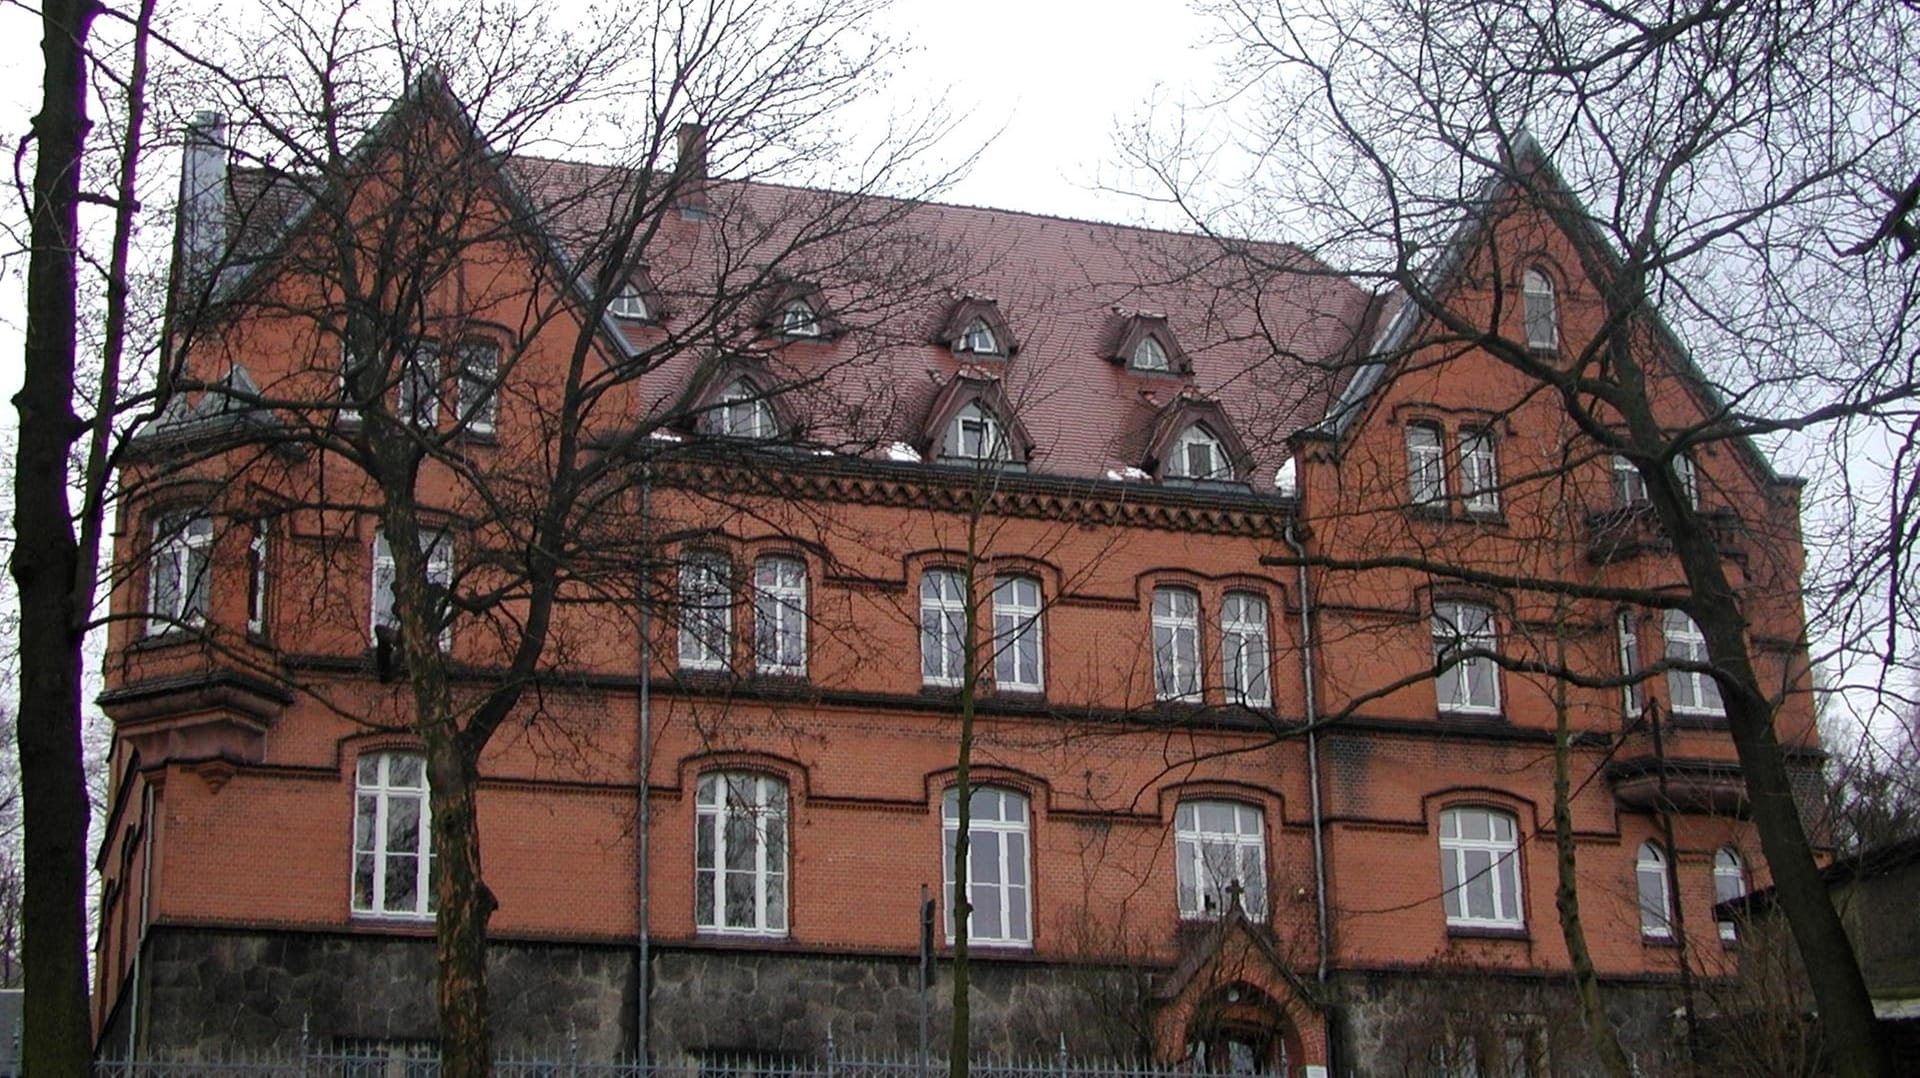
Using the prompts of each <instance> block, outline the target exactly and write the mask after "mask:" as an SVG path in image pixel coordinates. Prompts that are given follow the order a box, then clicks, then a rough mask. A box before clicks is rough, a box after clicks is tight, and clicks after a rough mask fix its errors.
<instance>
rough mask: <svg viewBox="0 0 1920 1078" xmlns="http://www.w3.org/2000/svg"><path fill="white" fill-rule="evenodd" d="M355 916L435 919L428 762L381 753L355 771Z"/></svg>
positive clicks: (403, 754)
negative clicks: (431, 917) (428, 797)
mask: <svg viewBox="0 0 1920 1078" xmlns="http://www.w3.org/2000/svg"><path fill="white" fill-rule="evenodd" d="M353 785H354V794H353V912H354V913H358V914H368V915H371V916H376V917H430V916H432V915H433V842H432V834H433V811H432V807H431V805H430V804H429V803H428V800H427V762H426V760H424V759H422V758H421V757H420V756H418V755H416V754H414V753H410V752H380V753H372V754H370V755H366V756H362V757H360V760H359V762H358V763H356V764H355V765H354V784H353Z"/></svg>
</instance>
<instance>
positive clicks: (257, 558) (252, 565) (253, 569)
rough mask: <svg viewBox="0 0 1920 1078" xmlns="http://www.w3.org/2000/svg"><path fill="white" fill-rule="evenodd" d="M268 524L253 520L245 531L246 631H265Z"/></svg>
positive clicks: (255, 632)
mask: <svg viewBox="0 0 1920 1078" xmlns="http://www.w3.org/2000/svg"><path fill="white" fill-rule="evenodd" d="M269 528H270V525H269V524H268V522H267V521H266V520H265V519H264V518H263V519H259V520H255V521H254V522H253V526H252V527H251V528H250V529H249V530H248V533H247V632H249V633H251V634H253V635H254V636H259V635H261V634H262V633H265V632H266V631H267V573H268V569H267V533H268V531H269Z"/></svg>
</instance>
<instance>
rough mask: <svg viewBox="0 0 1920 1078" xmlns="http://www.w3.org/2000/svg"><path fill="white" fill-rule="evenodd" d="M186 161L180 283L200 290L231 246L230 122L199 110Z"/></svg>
mask: <svg viewBox="0 0 1920 1078" xmlns="http://www.w3.org/2000/svg"><path fill="white" fill-rule="evenodd" d="M186 135H187V137H186V148H185V153H184V156H183V158H182V160H181V163H180V206H179V209H178V211H177V213H178V220H177V222H176V226H175V227H176V228H177V229H178V232H177V234H176V243H177V244H178V248H177V253H176V254H175V261H176V263H177V268H178V269H182V270H184V271H185V272H184V274H183V275H181V276H180V277H179V278H178V279H179V280H180V282H181V283H182V284H183V285H184V286H186V287H188V288H192V289H195V290H198V289H199V288H201V287H202V286H204V285H205V284H206V278H207V275H208V274H210V273H212V272H213V270H214V268H215V267H216V266H217V265H218V263H219V261H220V258H221V256H222V254H224V253H225V247H226V243H227V118H226V117H225V116H223V115H221V114H220V113H217V112H196V113H194V114H193V119H191V120H189V121H187V132H186Z"/></svg>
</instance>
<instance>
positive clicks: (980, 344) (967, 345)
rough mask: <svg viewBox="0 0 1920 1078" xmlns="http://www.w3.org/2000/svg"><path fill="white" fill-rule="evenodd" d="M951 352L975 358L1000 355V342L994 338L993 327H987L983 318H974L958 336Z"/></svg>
mask: <svg viewBox="0 0 1920 1078" xmlns="http://www.w3.org/2000/svg"><path fill="white" fill-rule="evenodd" d="M953 350H954V351H955V352H964V353H969V354H972V355H976V356H997V355H1000V354H1002V353H1001V351H1000V341H999V340H998V339H997V338H995V337H994V335H993V327H992V326H989V325H987V321H986V319H984V318H976V319H974V320H973V321H971V322H968V323H967V328H966V329H965V330H964V331H963V332H962V333H961V334H960V339H959V340H957V341H955V342H954V345H953Z"/></svg>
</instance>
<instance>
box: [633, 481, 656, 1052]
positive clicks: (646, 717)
mask: <svg viewBox="0 0 1920 1078" xmlns="http://www.w3.org/2000/svg"><path fill="white" fill-rule="evenodd" d="M652 496H653V465H651V464H642V465H641V466H640V526H641V527H642V528H644V527H646V526H647V519H648V516H649V513H650V511H651V504H650V503H651V502H652ZM646 591H647V587H646V583H645V581H643V582H642V585H641V596H640V753H639V755H640V779H639V782H638V783H636V790H635V793H636V796H637V797H638V799H639V810H638V811H637V812H636V813H635V814H634V823H633V826H634V889H635V895H634V905H635V907H636V908H637V909H638V911H639V916H640V961H639V967H640V968H639V970H638V971H637V972H636V974H635V982H636V983H635V985H634V997H635V998H634V1004H633V1024H634V1045H635V1047H636V1048H638V1049H639V1054H640V1063H641V1065H642V1066H645V1065H646V1064H647V1063H648V1062H650V1061H651V1060H652V1058H653V1049H652V1043H653V1037H652V1027H651V1025H650V1024H649V1023H650V1022H651V1021H652V1015H651V1013H650V1009H649V1003H650V1000H649V999H648V997H649V995H650V994H651V990H652V983H653V925H652V923H651V919H650V918H649V917H648V910H647V864H648V849H647V836H648V833H649V831H650V830H651V827H650V823H651V819H650V815H649V808H650V806H649V804H648V796H647V791H648V780H649V776H650V774H651V772H652V769H653V709H652V705H653V700H652V691H651V690H652V686H653V600H652V598H651V597H649V596H648V595H647V594H646Z"/></svg>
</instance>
